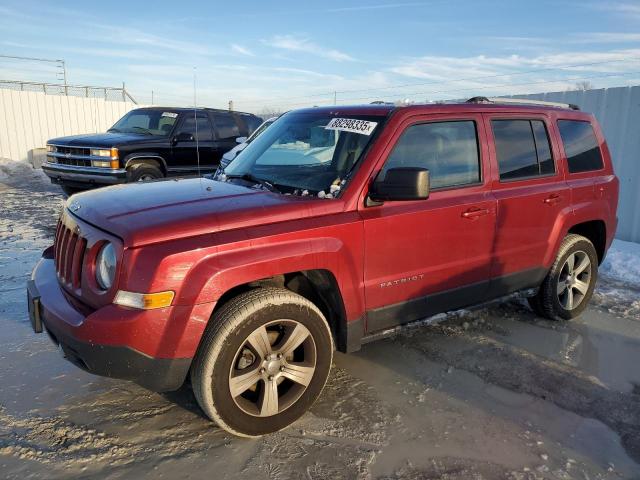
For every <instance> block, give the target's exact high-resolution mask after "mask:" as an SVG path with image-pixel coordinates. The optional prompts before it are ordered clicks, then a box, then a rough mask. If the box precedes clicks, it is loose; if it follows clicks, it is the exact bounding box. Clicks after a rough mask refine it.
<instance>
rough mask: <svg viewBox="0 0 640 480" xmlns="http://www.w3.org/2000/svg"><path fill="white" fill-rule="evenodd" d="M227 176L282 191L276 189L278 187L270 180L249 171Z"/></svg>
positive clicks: (270, 189) (271, 189) (277, 191)
mask: <svg viewBox="0 0 640 480" xmlns="http://www.w3.org/2000/svg"><path fill="white" fill-rule="evenodd" d="M227 178H238V179H240V180H246V181H248V182H252V183H257V184H259V185H262V186H263V187H264V188H266V189H267V190H269V191H270V192H275V193H282V192H281V191H280V190H278V187H276V186H275V185H274V184H273V183H271V182H270V181H268V180H265V179H264V178H259V177H256V176H254V175H252V174H250V173H243V174H242V175H227Z"/></svg>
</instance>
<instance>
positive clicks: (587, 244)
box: [529, 234, 598, 320]
mask: <svg viewBox="0 0 640 480" xmlns="http://www.w3.org/2000/svg"><path fill="white" fill-rule="evenodd" d="M597 279H598V254H597V253H596V249H595V247H594V246H593V243H591V241H590V240H589V239H587V238H585V237H583V236H582V235H575V234H569V235H567V236H566V237H565V238H564V240H563V241H562V243H561V244H560V249H559V250H558V256H557V257H556V260H555V262H554V263H553V265H552V267H551V270H549V273H548V274H547V276H546V277H545V279H544V281H543V282H542V285H540V289H539V291H538V294H537V295H536V297H535V298H534V299H533V300H530V301H529V303H530V304H531V303H532V302H533V305H534V310H536V308H539V309H540V311H539V312H536V313H541V314H542V316H544V317H547V318H549V319H551V320H571V319H572V318H575V317H577V316H578V315H580V314H581V313H582V312H583V310H584V309H585V308H587V303H589V300H590V299H591V296H592V295H593V289H594V288H595V285H596V280H597ZM536 304H537V305H536Z"/></svg>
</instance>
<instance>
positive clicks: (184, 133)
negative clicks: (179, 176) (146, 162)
mask: <svg viewBox="0 0 640 480" xmlns="http://www.w3.org/2000/svg"><path fill="white" fill-rule="evenodd" d="M181 116H182V118H181V122H180V125H179V126H178V128H177V129H176V134H175V135H174V136H173V139H172V149H171V150H172V154H173V155H172V157H173V158H172V162H170V165H168V168H169V170H170V171H172V173H184V174H195V173H197V171H198V156H199V157H200V170H201V172H202V173H206V172H212V171H214V170H215V168H216V166H217V163H216V162H215V159H214V155H213V143H214V142H213V129H212V126H211V121H210V120H209V117H208V116H207V114H206V113H204V112H198V113H197V116H194V113H193V112H186V113H183V114H182V115H181ZM196 138H197V139H198V145H197V146H198V148H197V150H196ZM198 154H199V155H198Z"/></svg>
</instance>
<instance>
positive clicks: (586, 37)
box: [571, 32, 640, 43]
mask: <svg viewBox="0 0 640 480" xmlns="http://www.w3.org/2000/svg"><path fill="white" fill-rule="evenodd" d="M574 36H575V39H574V40H572V41H571V42H572V43H639V42H640V33H635V32H632V33H627V32H593V33H579V34H575V35H574Z"/></svg>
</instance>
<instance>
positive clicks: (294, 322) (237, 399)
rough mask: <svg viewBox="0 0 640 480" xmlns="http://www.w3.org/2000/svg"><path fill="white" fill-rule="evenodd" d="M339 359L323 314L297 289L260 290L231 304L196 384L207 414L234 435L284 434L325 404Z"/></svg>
mask: <svg viewBox="0 0 640 480" xmlns="http://www.w3.org/2000/svg"><path fill="white" fill-rule="evenodd" d="M332 357H333V342H332V338H331V331H330V330H329V326H328V324H327V321H326V319H325V317H324V315H323V314H322V312H321V311H320V310H319V309H318V308H317V307H316V306H315V305H314V304H313V303H311V302H310V301H309V300H307V299H306V298H304V297H302V296H300V295H297V294H295V293H293V292H291V291H289V290H285V289H280V288H258V289H255V290H252V291H249V292H247V293H244V294H241V295H239V296H237V297H235V298H233V299H231V300H229V302H227V303H226V304H225V305H224V306H223V307H221V308H220V310H219V311H218V312H216V314H215V315H214V316H213V318H212V319H211V321H210V323H209V326H208V327H207V330H206V332H205V335H204V337H203V339H202V343H201V345H200V347H199V348H198V353H197V354H196V358H195V359H194V367H193V369H192V372H191V383H192V386H193V390H194V393H195V396H196V399H197V400H198V403H199V405H200V407H201V408H202V409H203V410H204V412H205V413H206V414H207V416H208V417H209V418H210V419H211V420H213V421H215V422H216V423H217V424H218V425H219V426H220V427H222V428H224V429H225V430H227V431H228V432H230V433H232V434H235V435H239V436H245V437H257V436H260V435H265V434H268V433H272V432H276V431H278V430H281V429H283V428H285V427H287V426H288V425H290V424H291V423H292V422H294V421H295V420H296V419H298V418H299V417H300V416H302V415H303V414H304V413H305V412H306V411H307V410H308V409H309V408H310V407H311V405H312V404H313V403H314V402H315V400H316V399H317V398H318V396H319V395H320V393H321V392H322V389H323V388H324V385H325V383H326V381H327V377H328V375H329V370H330V368H331V361H332Z"/></svg>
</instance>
